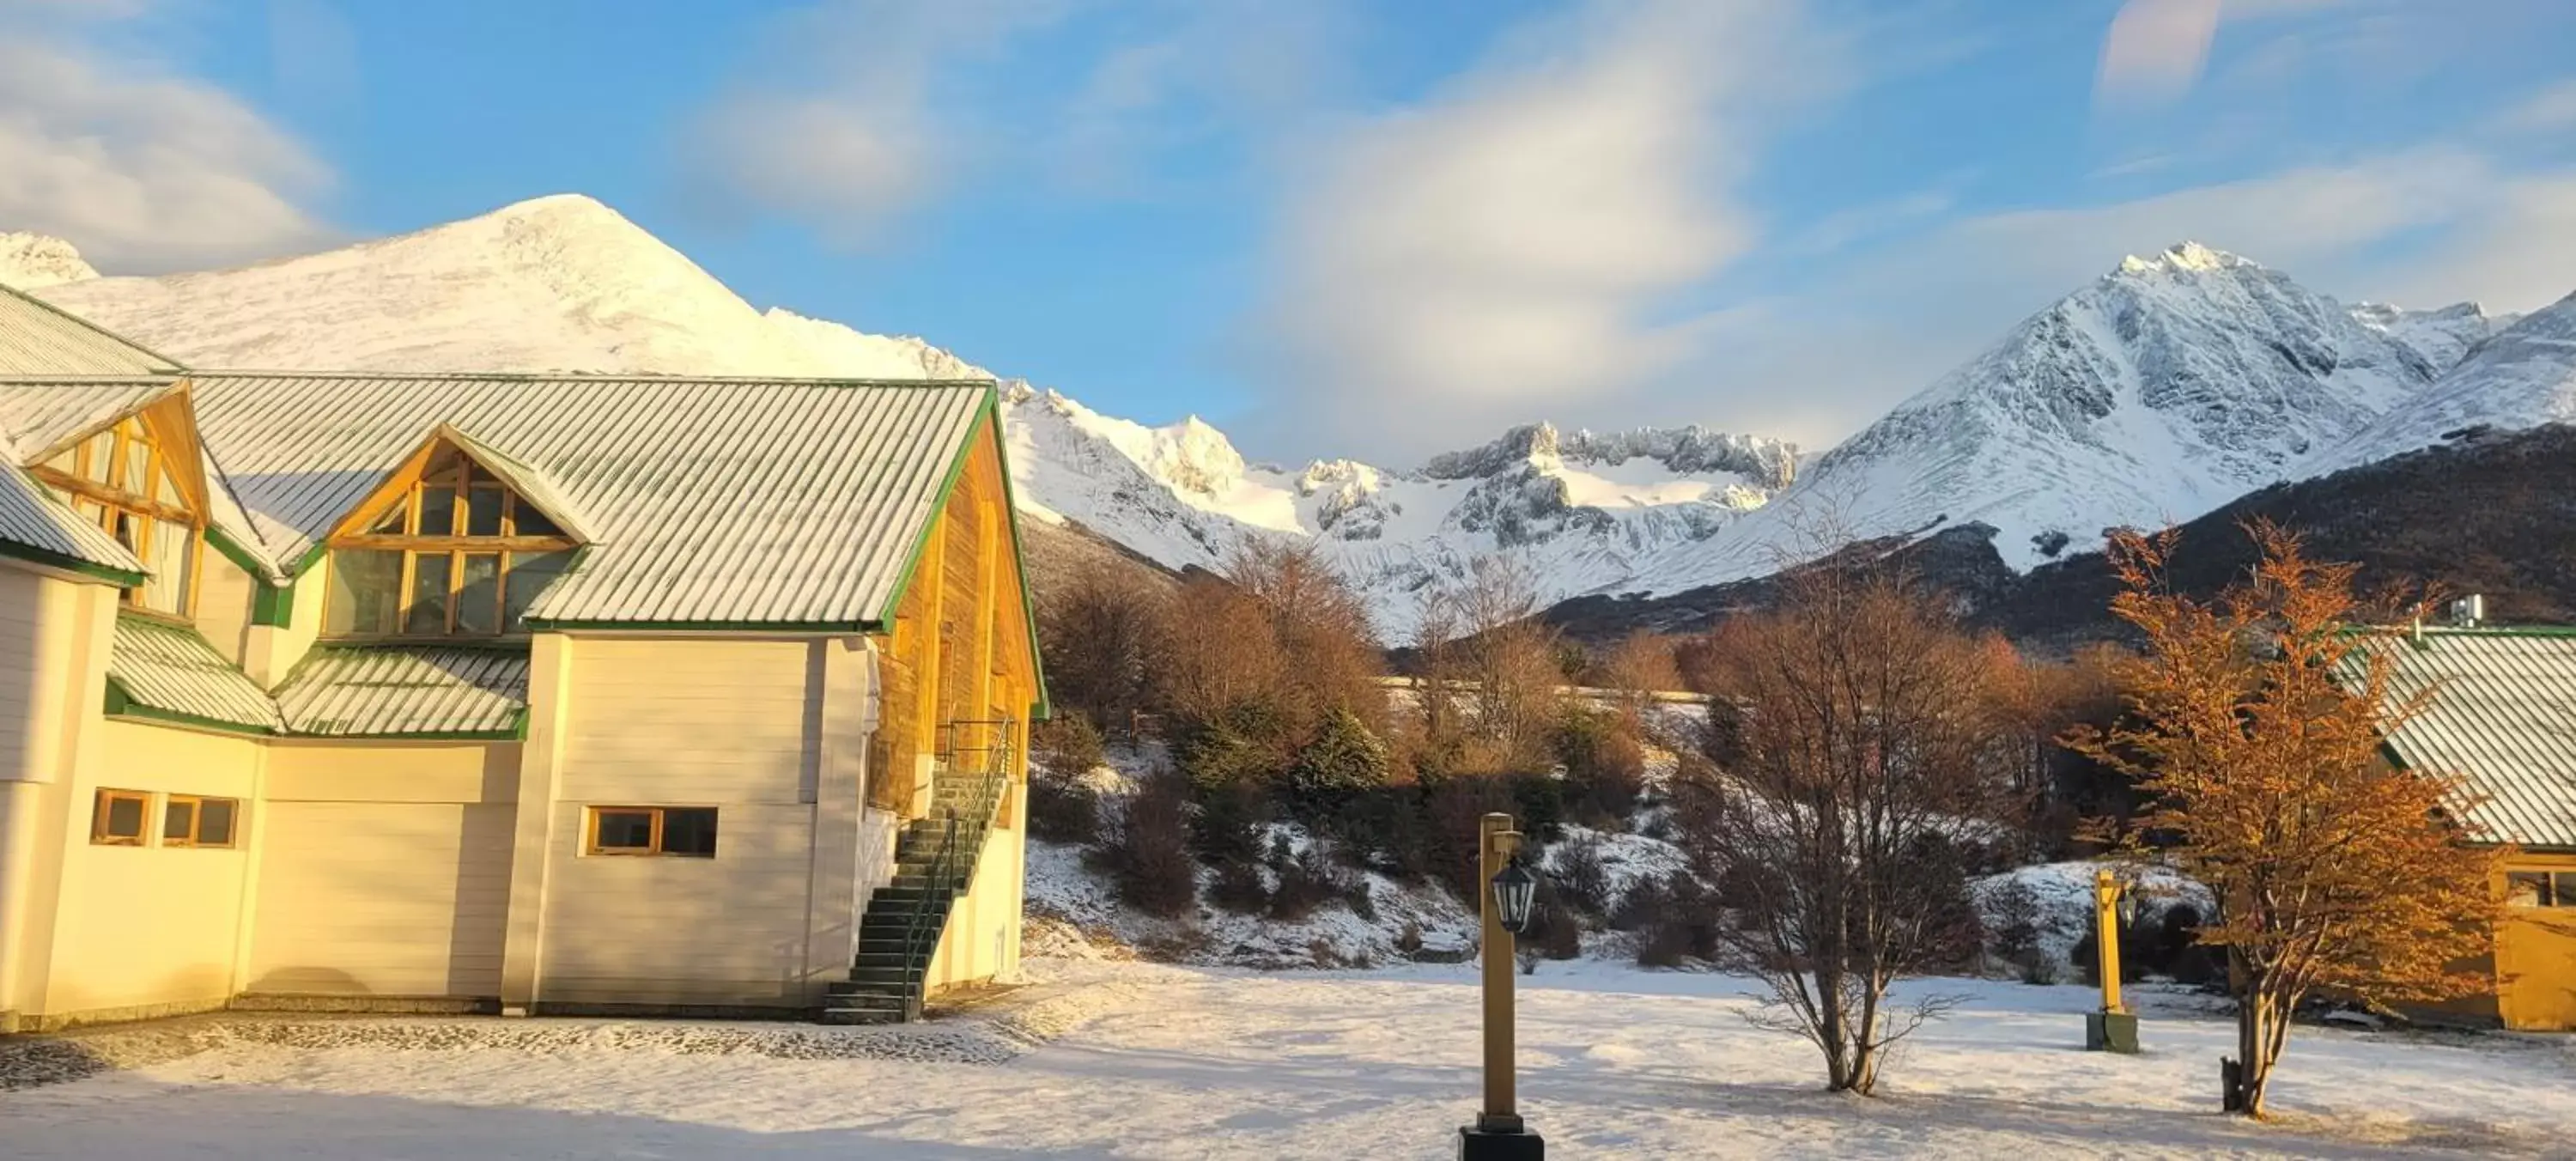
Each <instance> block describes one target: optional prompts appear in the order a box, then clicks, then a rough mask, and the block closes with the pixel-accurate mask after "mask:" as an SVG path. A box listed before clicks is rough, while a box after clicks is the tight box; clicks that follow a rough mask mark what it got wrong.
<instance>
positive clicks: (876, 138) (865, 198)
mask: <svg viewBox="0 0 2576 1161" xmlns="http://www.w3.org/2000/svg"><path fill="white" fill-rule="evenodd" d="M1061 13H1062V5H1061V4H1060V3H1058V2H1057V0H940V2H918V0H837V2H834V3H826V4H818V5H815V6H813V7H811V8H807V9H804V10H800V11H798V12H796V13H793V14H792V15H790V16H789V17H787V18H785V19H784V20H781V21H779V22H777V23H776V24H775V25H774V26H773V27H772V28H771V29H770V30H769V31H770V35H769V36H768V37H767V38H766V43H765V44H764V46H763V49H762V51H760V52H758V53H757V54H756V58H755V59H756V60H757V62H758V65H757V69H756V72H755V73H752V74H750V75H745V76H743V77H742V78H740V79H739V81H738V83H736V84H735V85H734V86H733V87H732V88H731V89H730V90H728V91H727V92H726V93H725V94H724V95H723V96H722V97H720V98H719V99H718V100H717V101H716V102H715V103H714V104H713V105H712V106H710V107H709V108H708V109H706V110H704V111H703V112H702V113H701V114H700V115H699V116H698V117H697V118H696V119H695V120H694V121H693V122H692V123H691V125H690V126H689V127H688V128H687V130H686V131H685V134H684V138H683V142H682V149H681V164H682V166H683V167H684V169H685V170H686V173H687V176H688V180H689V182H690V184H691V185H692V186H693V188H694V189H695V190H696V191H697V192H699V193H700V194H702V195H706V196H707V197H709V199H710V200H711V201H712V202H713V203H714V204H717V205H721V206H725V207H727V208H730V209H734V210H749V211H767V212H774V213H779V214H784V215H786V216H788V217H790V218H793V219H795V220H797V221H800V222H803V223H804V224H806V225H808V226H810V227H812V228H813V229H815V230H816V231H817V232H818V233H820V234H821V235H822V236H823V237H824V238H825V239H826V240H827V241H829V242H831V243H832V244H835V245H842V246H855V245H860V244H864V243H866V242H868V241H870V240H872V239H874V238H876V237H878V236H880V235H881V234H882V232H883V231H884V229H885V228H886V226H887V225H888V223H890V222H891V221H893V220H894V219H895V218H896V217H897V216H898V215H900V214H901V213H902V212H903V211H905V210H907V209H910V208H911V207H913V206H914V205H916V204H918V203H920V202H922V201H924V200H926V199H927V198H929V197H930V196H931V195H932V194H934V193H936V192H937V191H938V190H939V189H940V188H942V185H943V184H944V182H945V181H946V180H948V179H950V178H951V177H953V176H954V175H955V174H956V173H957V172H958V170H959V169H960V168H961V167H963V166H964V165H965V164H967V163H968V162H969V161H970V160H971V156H970V155H971V152H972V151H971V148H970V147H969V146H968V144H967V143H966V137H967V134H966V132H965V131H964V130H963V129H962V128H961V127H960V126H959V124H958V123H957V121H956V120H955V119H954V118H953V117H950V116H946V115H943V108H944V102H942V101H941V100H940V97H941V93H940V91H939V88H938V81H939V79H940V77H941V75H942V71H943V70H945V69H947V68H949V67H950V66H953V65H955V64H957V63H959V61H960V60H961V59H966V58H972V57H973V56H975V55H977V54H981V53H988V52H990V51H992V50H994V49H995V48H997V47H998V46H1000V45H1001V44H1002V43H1004V42H1005V41H1007V40H1008V39H1009V38H1011V37H1012V36H1014V35H1016V34H1018V33H1020V32H1023V31H1026V30H1028V29H1031V28H1034V27H1038V26H1040V25H1044V24H1046V23H1048V22H1050V21H1053V20H1054V19H1056V18H1057V17H1058V16H1060V15H1061Z"/></svg>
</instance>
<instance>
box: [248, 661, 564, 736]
mask: <svg viewBox="0 0 2576 1161" xmlns="http://www.w3.org/2000/svg"><path fill="white" fill-rule="evenodd" d="M277 705H278V709H279V710H281V711H282V712H283V713H284V714H285V717H286V724H287V727H288V729H289V730H291V731H292V732H294V733H296V734H304V735H313V736H319V737H354V736H382V735H392V734H496V733H508V732H511V731H513V730H516V729H518V727H519V719H520V715H521V714H522V713H524V712H525V711H526V710H527V708H528V653H527V650H526V649H525V648H524V647H522V648H519V649H515V650H514V649H496V648H470V647H469V648H459V647H447V646H418V647H414V646H325V647H322V648H319V649H315V650H314V651H313V652H312V653H310V654H308V655H307V656H306V657H305V659H304V661H303V662H302V663H301V664H299V665H297V666H296V668H295V672H294V673H292V674H289V675H288V676H287V679H286V683H285V684H283V685H280V686H279V687H278V689H277Z"/></svg>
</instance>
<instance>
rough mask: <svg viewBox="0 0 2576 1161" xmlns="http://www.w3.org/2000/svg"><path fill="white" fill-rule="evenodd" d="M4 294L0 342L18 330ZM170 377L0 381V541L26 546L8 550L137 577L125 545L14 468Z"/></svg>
mask: <svg viewBox="0 0 2576 1161" xmlns="http://www.w3.org/2000/svg"><path fill="white" fill-rule="evenodd" d="M6 289H7V288H6V287H0V290H6ZM7 301H8V296H7V295H5V294H0V346H5V345H7V343H8V342H9V339H10V336H11V335H12V334H15V333H17V331H18V328H16V327H14V326H13V325H12V321H13V320H11V319H10V318H8V317H5V311H6V309H7V308H6V306H5V303H6V302H7ZM0 364H5V356H0ZM176 384H177V381H176V380H174V379H169V378H148V377H147V378H68V379H52V380H45V381H16V380H12V381H0V450H5V452H6V454H7V459H8V462H7V463H6V464H5V465H0V468H5V469H6V470H0V543H6V544H8V545H13V546H16V547H17V548H19V549H23V550H31V551H22V552H17V553H13V554H12V555H18V556H29V555H33V556H34V557H36V558H37V559H39V560H46V561H47V562H49V563H57V564H69V565H73V566H76V567H77V566H89V567H95V568H103V569H106V570H109V571H110V572H113V573H120V574H127V575H125V576H121V577H119V578H117V579H119V580H120V581H122V582H123V583H134V582H136V581H139V580H141V579H142V575H143V573H144V571H145V570H144V567H143V564H142V562H140V561H138V560H136V559H135V557H134V554H133V553H132V552H131V551H128V550H127V549H126V547H125V546H124V545H123V544H120V543H118V542H117V541H116V538H114V537H112V536H109V535H108V534H107V533H106V532H105V531H103V530H101V529H100V528H99V526H98V522H97V521H95V520H87V519H83V518H82V517H81V516H80V515H79V514H78V513H75V512H73V511H72V510H71V508H70V507H69V506H67V505H65V504H64V503H63V502H62V501H61V500H60V499H58V498H56V497H55V496H54V494H53V493H52V492H51V491H49V490H47V489H46V488H45V487H44V486H43V485H41V484H38V483H37V482H36V481H35V480H34V479H33V478H31V477H29V476H28V475H27V474H26V473H25V472H23V471H20V470H19V469H20V468H21V467H22V466H25V465H29V464H32V463H34V462H36V461H37V460H38V459H39V458H40V457H42V456H43V455H44V454H45V453H46V452H49V451H51V450H53V449H54V448H56V447H58V446H60V445H61V444H62V443H64V442H65V441H67V440H70V439H71V438H73V437H74V436H77V435H80V434H81V433H82V432H85V431H88V430H90V429H92V428H95V427H97V426H99V425H101V424H104V423H107V422H108V421H110V420H113V419H115V418H117V417H118V416H121V415H124V414H126V413H128V412H131V411H133V410H134V409H136V408H138V407H142V406H144V405H145V404H148V403H151V402H152V401H153V400H155V399H159V398H160V397H162V396H163V395H166V394H168V393H169V392H170V391H171V390H173V389H174V388H175V386H176Z"/></svg>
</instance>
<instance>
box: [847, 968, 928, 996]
mask: <svg viewBox="0 0 2576 1161" xmlns="http://www.w3.org/2000/svg"><path fill="white" fill-rule="evenodd" d="M877 970H884V971H891V972H894V973H896V974H895V975H894V976H893V977H892V978H888V979H876V978H867V979H858V978H852V979H846V980H833V981H830V982H828V983H826V984H824V985H823V994H824V995H827V996H830V997H832V998H833V999H834V1000H842V999H847V998H850V997H854V996H872V997H891V998H894V999H902V998H904V997H906V996H909V995H912V994H913V993H916V992H919V991H920V990H921V981H920V980H919V979H916V978H912V977H911V976H909V975H906V974H903V973H904V971H905V969H899V968H897V969H877ZM852 975H853V976H854V977H855V976H856V975H857V973H855V972H853V973H852Z"/></svg>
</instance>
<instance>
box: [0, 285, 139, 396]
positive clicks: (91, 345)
mask: <svg viewBox="0 0 2576 1161" xmlns="http://www.w3.org/2000/svg"><path fill="white" fill-rule="evenodd" d="M178 369H179V365H178V364H177V363H173V362H171V361H170V360H168V359H165V358H162V357H161V356H159V355H156V354H153V353H152V352H151V351H148V350H145V349H143V348H142V347H140V346H138V345H136V344H134V343H132V342H129V341H127V340H125V339H122V338H119V337H117V336H116V335H115V334H112V333H110V332H108V331H106V330H104V329H101V328H100V327H98V326H95V325H93V324H91V323H89V322H87V321H85V320H83V319H81V318H79V317H78V316H75V315H73V314H71V313H69V312H67V311H64V310H61V309H58V308H56V307H53V306H50V305H47V304H46V303H45V302H44V301H43V300H41V299H38V298H37V297H35V296H34V295H31V294H28V293H26V292H24V291H19V290H12V289H10V288H9V287H7V286H0V375H125V376H132V375H158V374H167V373H169V372H172V371H177V370H178Z"/></svg>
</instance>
